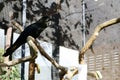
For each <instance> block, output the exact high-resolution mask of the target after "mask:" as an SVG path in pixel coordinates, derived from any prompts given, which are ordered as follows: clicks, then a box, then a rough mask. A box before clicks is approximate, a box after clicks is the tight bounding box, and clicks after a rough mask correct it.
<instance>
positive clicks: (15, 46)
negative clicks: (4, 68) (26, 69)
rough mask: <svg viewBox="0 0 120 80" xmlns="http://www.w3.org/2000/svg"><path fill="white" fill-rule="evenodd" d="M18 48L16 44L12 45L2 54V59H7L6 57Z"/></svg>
mask: <svg viewBox="0 0 120 80" xmlns="http://www.w3.org/2000/svg"><path fill="white" fill-rule="evenodd" d="M18 47H19V45H18V44H14V45H12V46H11V47H9V48H8V49H7V50H6V52H5V53H4V54H3V56H4V57H7V56H8V55H11V54H12V53H13V52H14V51H15V50H16V49H17V48H18Z"/></svg>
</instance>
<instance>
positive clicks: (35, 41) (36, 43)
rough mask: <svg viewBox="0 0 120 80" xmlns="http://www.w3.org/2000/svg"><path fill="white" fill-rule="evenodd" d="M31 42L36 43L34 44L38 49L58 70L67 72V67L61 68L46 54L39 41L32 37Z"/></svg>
mask: <svg viewBox="0 0 120 80" xmlns="http://www.w3.org/2000/svg"><path fill="white" fill-rule="evenodd" d="M29 38H31V40H32V41H33V42H34V44H35V45H36V46H37V48H38V49H39V51H40V52H41V55H43V56H44V57H45V58H46V59H48V60H49V61H50V62H51V63H52V64H53V65H54V66H55V67H56V68H57V69H60V70H61V71H64V70H65V67H63V66H60V65H59V64H58V63H57V62H56V61H55V60H54V59H53V58H51V57H50V56H49V55H48V54H47V53H46V52H45V50H44V49H43V48H42V47H41V46H40V44H39V42H38V41H37V40H35V39H34V38H32V37H29Z"/></svg>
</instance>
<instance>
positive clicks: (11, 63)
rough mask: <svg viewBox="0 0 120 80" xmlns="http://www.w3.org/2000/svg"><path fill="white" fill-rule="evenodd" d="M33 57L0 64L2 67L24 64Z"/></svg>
mask: <svg viewBox="0 0 120 80" xmlns="http://www.w3.org/2000/svg"><path fill="white" fill-rule="evenodd" d="M31 59H32V57H31V56H27V57H25V58H20V59H16V60H12V61H8V62H7V63H0V66H13V65H16V64H19V63H22V62H26V61H29V60H31Z"/></svg>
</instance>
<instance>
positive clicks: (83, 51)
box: [79, 18, 120, 64]
mask: <svg viewBox="0 0 120 80" xmlns="http://www.w3.org/2000/svg"><path fill="white" fill-rule="evenodd" d="M119 22H120V18H114V19H111V20H109V21H106V22H104V23H102V24H100V25H98V26H97V27H96V28H95V30H94V33H93V34H92V36H91V37H90V38H89V40H88V41H87V42H86V44H85V46H84V47H83V48H82V49H81V51H79V63H80V64H81V63H83V62H82V61H83V59H84V54H85V52H86V51H87V50H88V49H89V48H90V47H91V45H92V44H93V42H94V41H95V40H96V38H97V37H98V35H99V32H100V31H101V30H102V29H104V28H106V27H109V26H111V25H113V24H117V23H119Z"/></svg>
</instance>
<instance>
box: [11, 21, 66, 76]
mask: <svg viewBox="0 0 120 80" xmlns="http://www.w3.org/2000/svg"><path fill="white" fill-rule="evenodd" d="M12 24H13V25H14V26H15V27H17V28H18V29H19V30H20V31H23V30H22V28H21V25H19V24H18V23H17V22H15V21H12ZM28 38H29V40H32V42H34V44H35V45H36V46H37V48H38V49H39V51H40V53H41V55H43V56H44V57H45V58H46V59H48V60H49V61H50V62H51V63H52V64H53V65H54V66H55V67H56V68H57V69H59V70H60V75H61V76H62V77H63V75H65V73H66V72H67V70H66V68H65V67H63V66H60V65H59V64H58V63H57V62H56V61H55V60H54V59H53V58H51V57H50V56H49V55H48V54H47V53H46V52H45V51H44V49H43V48H42V47H41V46H40V44H39V42H38V41H37V40H35V39H34V38H32V37H31V36H29V37H28Z"/></svg>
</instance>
